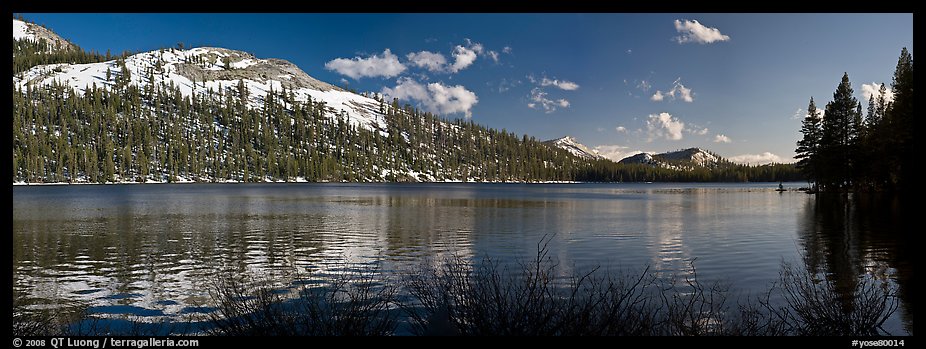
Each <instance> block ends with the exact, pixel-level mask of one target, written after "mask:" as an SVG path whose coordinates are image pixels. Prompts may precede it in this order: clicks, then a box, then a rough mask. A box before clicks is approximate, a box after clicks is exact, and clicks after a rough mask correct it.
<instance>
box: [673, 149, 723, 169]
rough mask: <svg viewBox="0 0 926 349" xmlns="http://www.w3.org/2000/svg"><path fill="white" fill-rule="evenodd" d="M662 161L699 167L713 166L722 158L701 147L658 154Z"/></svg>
mask: <svg viewBox="0 0 926 349" xmlns="http://www.w3.org/2000/svg"><path fill="white" fill-rule="evenodd" d="M659 156H660V157H661V158H662V160H664V161H669V162H681V163H691V164H693V165H696V166H701V167H715V165H717V164H719V163H720V162H721V161H722V160H723V159H721V158H720V157H719V156H717V155H714V154H713V153H711V152H710V151H707V150H704V149H701V148H688V149H683V150H677V151H673V152H668V153H662V154H659Z"/></svg>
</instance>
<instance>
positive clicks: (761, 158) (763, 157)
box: [730, 152, 783, 165]
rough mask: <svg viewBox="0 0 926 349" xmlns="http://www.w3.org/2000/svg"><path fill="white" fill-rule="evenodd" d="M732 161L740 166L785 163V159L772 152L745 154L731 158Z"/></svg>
mask: <svg viewBox="0 0 926 349" xmlns="http://www.w3.org/2000/svg"><path fill="white" fill-rule="evenodd" d="M730 161H733V162H736V163H740V164H749V165H765V164H770V163H773V162H776V163H781V162H783V159H782V158H781V157H780V156H778V155H775V154H772V153H770V152H764V153H761V154H743V155H736V156H731V157H730Z"/></svg>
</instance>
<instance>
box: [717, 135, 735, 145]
mask: <svg viewBox="0 0 926 349" xmlns="http://www.w3.org/2000/svg"><path fill="white" fill-rule="evenodd" d="M730 142H733V141H732V140H730V137H727V136H724V135H723V134H718V135H714V143H730Z"/></svg>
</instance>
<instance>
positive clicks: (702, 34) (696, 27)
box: [672, 19, 730, 44]
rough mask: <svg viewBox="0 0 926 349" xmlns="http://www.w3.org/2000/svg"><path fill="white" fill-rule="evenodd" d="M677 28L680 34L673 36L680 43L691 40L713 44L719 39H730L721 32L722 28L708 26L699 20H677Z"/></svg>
mask: <svg viewBox="0 0 926 349" xmlns="http://www.w3.org/2000/svg"><path fill="white" fill-rule="evenodd" d="M675 30H676V31H678V32H679V34H681V35H679V36H676V37H674V38H672V39H673V40H675V42H677V43H679V44H685V43H689V42H694V43H699V44H711V43H714V42H718V41H728V40H730V37H729V36H727V35H724V34H721V33H720V30H719V29H717V28H711V27H707V26H705V25H703V24H701V23H700V22H698V21H697V20H691V21H689V20H687V19H686V20H684V21H680V20H677V19H676V20H675Z"/></svg>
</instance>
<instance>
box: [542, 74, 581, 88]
mask: <svg viewBox="0 0 926 349" xmlns="http://www.w3.org/2000/svg"><path fill="white" fill-rule="evenodd" d="M540 86H556V87H558V88H560V89H561V90H566V91H574V90H576V89H578V88H579V84H577V83H574V82H572V81H568V80H562V81H561V80H556V79H554V80H550V79H547V77H543V79H541V80H540Z"/></svg>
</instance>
